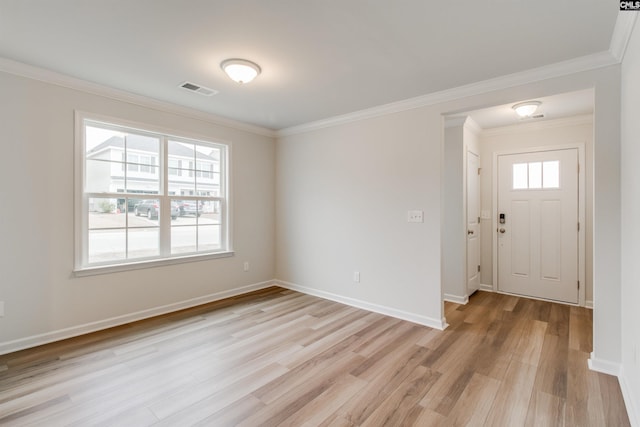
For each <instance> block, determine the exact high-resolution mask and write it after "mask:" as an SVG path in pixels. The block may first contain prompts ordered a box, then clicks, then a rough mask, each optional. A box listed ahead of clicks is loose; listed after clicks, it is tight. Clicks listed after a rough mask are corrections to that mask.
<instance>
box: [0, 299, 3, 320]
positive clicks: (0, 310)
mask: <svg viewBox="0 0 640 427" xmlns="http://www.w3.org/2000/svg"><path fill="white" fill-rule="evenodd" d="M0 317H4V301H0Z"/></svg>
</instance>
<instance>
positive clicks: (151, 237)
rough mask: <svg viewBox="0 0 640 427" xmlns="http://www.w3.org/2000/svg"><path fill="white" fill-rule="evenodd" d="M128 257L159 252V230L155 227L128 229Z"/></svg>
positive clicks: (146, 255) (153, 254) (149, 255)
mask: <svg viewBox="0 0 640 427" xmlns="http://www.w3.org/2000/svg"><path fill="white" fill-rule="evenodd" d="M128 232H129V241H128V243H129V247H128V254H127V255H128V258H142V257H151V256H157V255H159V254H160V232H159V231H158V229H157V228H130V229H129V231H128Z"/></svg>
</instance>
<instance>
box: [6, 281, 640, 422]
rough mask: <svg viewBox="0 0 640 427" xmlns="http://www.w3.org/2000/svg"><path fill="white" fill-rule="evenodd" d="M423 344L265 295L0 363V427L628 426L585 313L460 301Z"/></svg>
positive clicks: (392, 323) (354, 315)
mask: <svg viewBox="0 0 640 427" xmlns="http://www.w3.org/2000/svg"><path fill="white" fill-rule="evenodd" d="M445 313H446V318H447V322H448V323H449V327H448V328H447V329H445V330H444V331H438V330H435V329H431V328H428V327H425V326H421V325H416V324H413V323H410V322H406V321H402V320H399V319H395V318H390V317H387V316H383V315H381V314H378V313H371V312H367V311H364V310H360V309H357V308H354V307H349V306H345V305H342V304H338V303H335V302H332V301H327V300H323V299H320V298H316V297H313V296H309V295H303V294H300V293H298V292H294V291H290V290H284V289H281V288H277V287H272V288H268V289H264V290H260V291H257V292H253V293H250V294H246V295H239V296H236V297H233V298H228V299H226V300H222V301H217V302H214V303H210V304H205V305H202V306H198V307H194V308H191V309H186V310H181V311H179V312H176V313H170V314H167V315H163V316H158V317H156V318H153V319H148V320H145V321H140V322H134V323H131V324H128V325H123V326H120V327H117V328H112V329H109V330H106V331H101V332H96V333H92V334H88V335H85V336H81V337H76V338H72V339H69V340H64V341H61V342H58V343H53V344H49V345H45V346H41V347H37V348H33V349H27V350H23V351H19V352H16V353H12V354H7V355H1V356H0V425H8V426H20V427H22V426H25V425H29V426H43V427H49V426H68V425H77V426H85V425H104V426H107V425H109V426H111V425H118V426H121V425H122V426H129V425H136V426H138V425H139V426H144V425H158V426H176V425H180V426H183V425H201V426H209V425H212V426H216V427H224V426H235V425H250V426H254V425H261V426H265V425H266V426H269V425H273V426H296V427H297V426H306V427H310V426H318V425H319V426H356V425H369V426H378V425H381V426H394V427H395V426H403V427H404V426H418V427H426V426H443V427H444V426H446V427H449V426H482V425H486V426H503V425H504V426H521V425H522V426H536V427H537V426H546V425H549V426H556V425H557V426H561V425H562V426H567V427H571V426H605V425H607V426H608V425H611V426H614V425H615V426H623V427H626V426H629V425H630V424H629V420H628V417H627V414H626V409H625V407H624V401H623V399H622V394H621V392H620V387H619V385H618V382H617V379H616V378H615V377H611V376H608V375H605V374H601V373H598V372H594V371H590V370H589V369H588V367H587V360H588V358H589V353H590V352H591V350H592V338H591V337H592V312H591V310H587V309H584V308H581V307H573V306H566V305H560V304H555V303H550V302H545V301H537V300H528V299H525V298H519V297H517V296H513V295H502V294H494V293H487V292H476V293H475V294H474V295H472V296H471V297H470V299H469V303H468V304H467V305H460V304H454V303H448V302H447V303H445Z"/></svg>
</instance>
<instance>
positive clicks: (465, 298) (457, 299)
mask: <svg viewBox="0 0 640 427" xmlns="http://www.w3.org/2000/svg"><path fill="white" fill-rule="evenodd" d="M443 298H444V300H445V301H449V302H453V303H456V304H463V305H464V304H467V303H468V302H469V297H468V296H467V295H465V296H463V297H460V296H458V295H451V294H444V297H443Z"/></svg>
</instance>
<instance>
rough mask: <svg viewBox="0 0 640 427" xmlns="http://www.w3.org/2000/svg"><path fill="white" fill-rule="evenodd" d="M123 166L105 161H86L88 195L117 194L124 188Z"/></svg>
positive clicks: (86, 189) (86, 188)
mask: <svg viewBox="0 0 640 427" xmlns="http://www.w3.org/2000/svg"><path fill="white" fill-rule="evenodd" d="M121 167H122V164H121V163H116V162H110V161H103V160H89V159H88V160H87V161H86V172H85V176H86V182H85V187H84V188H85V191H86V192H88V193H110V192H111V193H115V192H117V191H118V189H119V188H124V180H123V179H122V178H123V172H122V170H121Z"/></svg>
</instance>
